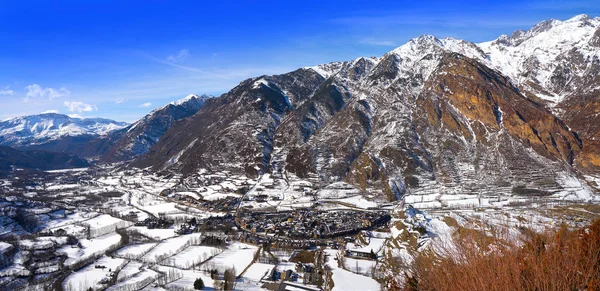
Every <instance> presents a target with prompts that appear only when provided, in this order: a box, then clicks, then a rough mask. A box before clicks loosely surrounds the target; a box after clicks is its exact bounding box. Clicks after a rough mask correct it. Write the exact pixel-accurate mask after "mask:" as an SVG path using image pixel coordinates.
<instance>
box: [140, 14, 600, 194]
mask: <svg viewBox="0 0 600 291" xmlns="http://www.w3.org/2000/svg"><path fill="white" fill-rule="evenodd" d="M599 23H600V20H599V19H598V18H594V19H591V18H589V17H586V16H576V17H574V18H572V19H569V20H567V21H556V20H551V21H545V22H542V23H540V24H538V25H536V26H534V27H533V28H532V29H530V30H529V31H527V32H516V33H514V34H513V36H511V37H506V36H501V37H500V38H498V39H497V40H495V41H492V42H487V43H481V44H475V43H472V42H468V41H464V40H458V39H452V38H446V39H438V38H436V37H433V36H428V35H424V36H420V37H418V38H415V39H412V40H410V41H409V42H408V43H406V44H404V45H402V46H400V47H398V48H396V49H394V50H392V51H390V52H389V53H387V54H385V55H383V56H381V57H378V58H358V59H356V60H353V61H347V62H336V63H329V64H325V65H319V66H315V67H307V68H302V69H299V70H296V71H293V72H290V73H287V74H282V75H276V76H261V77H257V78H252V79H248V80H246V81H243V82H241V83H240V84H239V85H238V86H236V87H235V88H233V89H232V90H231V91H230V92H228V93H227V94H224V95H223V96H221V97H219V98H214V99H211V100H209V101H207V102H206V105H205V106H204V107H203V108H202V109H200V110H199V111H198V113H196V114H195V115H194V116H193V117H191V118H189V119H186V120H184V121H182V122H179V123H176V124H175V125H174V126H173V127H172V128H171V129H170V130H169V131H167V133H165V135H164V136H163V138H161V139H160V140H159V141H158V143H157V144H156V145H155V146H154V147H153V148H152V149H150V150H149V151H148V153H147V154H145V155H144V156H142V157H140V158H139V159H137V160H136V161H135V162H134V163H133V165H134V166H138V167H148V166H152V167H153V168H154V169H156V170H164V169H171V170H175V171H181V172H183V173H185V174H191V173H194V172H196V171H198V170H199V169H201V168H209V169H227V170H232V171H240V172H245V173H246V174H249V175H256V174H257V173H260V172H269V173H272V174H274V175H282V176H285V175H289V174H294V175H297V176H300V177H304V178H307V179H314V180H315V182H316V183H331V182H336V181H347V182H350V183H352V184H354V185H356V186H358V187H360V188H361V189H367V188H369V187H376V188H379V189H383V191H384V192H385V193H386V194H387V195H389V197H390V198H400V197H403V196H404V195H406V194H407V193H412V194H413V195H424V196H423V197H426V198H427V199H429V198H431V197H434V196H435V193H456V194H459V193H475V194H478V195H492V196H498V195H500V196H501V195H514V194H517V195H519V194H527V193H537V194H536V195H538V194H539V195H550V194H551V193H557V192H561V191H563V192H564V191H566V192H569V191H571V192H572V193H571V192H569V193H571V194H572V195H580V192H579V191H583V192H585V191H587V190H586V189H588V188H586V187H587V186H585V182H581V181H579V180H578V179H580V178H578V177H581V176H580V174H579V171H583V172H585V173H588V174H590V173H591V174H592V175H597V174H599V170H600V157H597V156H598V152H599V151H597V150H594V147H595V145H594V140H595V139H594V137H593V136H590V135H589V134H588V133H587V132H591V133H592V134H598V131H599V130H594V129H589V128H587V129H586V128H584V127H582V125H581V124H582V123H581V122H575V121H573V120H575V119H573V118H567V116H566V115H564V114H561V113H560V111H561V110H562V111H563V112H570V111H577V112H583V111H582V110H583V109H578V108H579V107H577V106H581V103H574V104H575V105H570V104H571V103H567V101H568V100H596V99H597V96H598V95H597V94H595V95H594V96H596V97H594V96H592V97H586V95H585V94H588V93H590V92H594V90H596V89H595V88H598V87H600V79H598V75H599V74H598V73H594V72H597V70H598V55H599V53H600V46H598V45H597V44H596V43H597V42H598V41H596V39H597V36H598V35H600V33H599V32H598V24H599ZM567 95H568V96H567ZM593 98H596V99H593ZM544 100H548V101H544ZM594 102H595V101H594ZM585 104H588V105H593V104H596V103H592V104H589V103H585ZM599 104H600V103H599ZM583 107H585V106H583ZM583 107H582V108H583ZM591 107H592V108H595V109H589V106H588V107H585V108H588V109H589V110H588V109H586V110H588V111H586V112H593V111H594V110H597V109H599V108H600V105H598V106H596V105H593V106H591ZM558 108H560V110H558ZM596 112H598V111H596ZM593 120H595V122H593V123H594V124H600V120H598V116H596V117H595V119H593ZM588 122H592V119H588ZM584 129H586V130H584ZM580 130H581V131H580ZM574 181H575V182H574ZM569 185H578V186H577V187H572V188H570V187H571V186H569ZM582 189H583V190H582ZM566 192H565V193H566ZM571 194H569V195H571ZM428 195H430V196H431V195H433V196H431V197H430V196H428ZM423 199H425V198H423Z"/></svg>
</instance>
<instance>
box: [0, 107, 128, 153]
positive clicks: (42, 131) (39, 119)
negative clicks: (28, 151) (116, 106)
mask: <svg viewBox="0 0 600 291" xmlns="http://www.w3.org/2000/svg"><path fill="white" fill-rule="evenodd" d="M127 125H128V124H127V123H125V122H117V121H114V120H109V119H103V118H73V117H69V116H67V115H63V114H57V113H43V114H37V115H30V116H24V117H17V118H13V119H9V120H5V121H2V122H0V145H4V146H11V147H29V146H37V145H41V144H44V143H48V142H51V141H55V140H59V139H62V138H65V137H77V136H100V135H105V134H108V133H109V132H111V131H114V130H117V129H121V128H124V127H125V126H127Z"/></svg>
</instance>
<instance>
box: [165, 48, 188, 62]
mask: <svg viewBox="0 0 600 291" xmlns="http://www.w3.org/2000/svg"><path fill="white" fill-rule="evenodd" d="M189 56H190V51H189V50H188V49H182V50H180V51H179V52H178V53H177V54H176V55H169V56H168V57H167V61H168V62H172V63H179V62H182V61H184V60H185V59H187V58H188V57H189Z"/></svg>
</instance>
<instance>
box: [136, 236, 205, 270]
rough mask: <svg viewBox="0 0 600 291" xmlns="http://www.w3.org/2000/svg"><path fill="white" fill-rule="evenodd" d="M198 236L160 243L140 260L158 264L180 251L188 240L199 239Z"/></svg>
mask: <svg viewBox="0 0 600 291" xmlns="http://www.w3.org/2000/svg"><path fill="white" fill-rule="evenodd" d="M199 236H200V234H198V233H195V234H191V235H185V236H178V237H174V238H170V239H167V240H164V241H162V242H160V243H159V244H158V245H157V246H156V247H154V248H153V249H152V250H151V251H150V252H148V253H146V255H144V256H143V257H142V258H141V260H142V261H144V262H149V263H158V262H160V261H162V260H164V259H167V258H168V257H170V256H172V255H174V254H176V253H177V252H180V251H182V250H183V249H184V248H185V247H186V246H187V245H188V244H189V241H190V239H192V238H194V237H199Z"/></svg>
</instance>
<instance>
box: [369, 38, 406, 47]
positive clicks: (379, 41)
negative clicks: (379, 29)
mask: <svg viewBox="0 0 600 291" xmlns="http://www.w3.org/2000/svg"><path fill="white" fill-rule="evenodd" d="M360 43H362V44H366V45H372V46H398V44H397V43H396V42H395V41H392V40H383V39H372V38H367V39H363V40H361V41H360Z"/></svg>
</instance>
